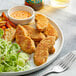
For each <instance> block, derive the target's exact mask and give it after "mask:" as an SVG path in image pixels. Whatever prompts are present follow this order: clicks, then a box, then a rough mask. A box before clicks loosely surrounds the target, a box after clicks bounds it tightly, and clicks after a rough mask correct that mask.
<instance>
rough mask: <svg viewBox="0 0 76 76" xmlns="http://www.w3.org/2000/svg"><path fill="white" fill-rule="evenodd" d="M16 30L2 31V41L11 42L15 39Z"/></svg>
mask: <svg viewBox="0 0 76 76" xmlns="http://www.w3.org/2000/svg"><path fill="white" fill-rule="evenodd" d="M15 33H16V30H15V29H14V28H8V29H5V30H4V39H5V40H7V41H13V40H14V38H15Z"/></svg>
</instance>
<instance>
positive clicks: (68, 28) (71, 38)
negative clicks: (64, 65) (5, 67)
mask: <svg viewBox="0 0 76 76" xmlns="http://www.w3.org/2000/svg"><path fill="white" fill-rule="evenodd" d="M47 1H48V0H47ZM70 1H71V2H70V4H69V6H68V7H67V8H64V9H59V10H58V9H57V10H55V11H53V12H52V11H51V10H50V11H49V13H48V11H45V12H44V13H45V14H46V15H48V16H50V17H51V19H52V20H53V21H55V22H56V23H57V24H58V25H59V26H60V27H61V29H62V31H63V34H64V46H63V48H62V52H61V53H60V55H59V56H58V57H62V56H64V55H65V54H66V53H68V52H70V51H72V50H75V49H76V0H70ZM22 4H24V0H0V10H3V9H9V8H11V7H12V6H15V5H22ZM50 68H51V64H50V65H49V66H47V67H46V68H44V69H42V70H40V71H37V72H34V73H31V74H28V75H25V76H41V75H42V73H44V72H47V71H48V70H50ZM6 76H7V75H6ZM48 76H76V61H75V62H74V64H73V65H72V66H71V68H70V69H69V70H67V71H65V72H63V73H59V74H51V75H48Z"/></svg>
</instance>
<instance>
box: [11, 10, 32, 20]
mask: <svg viewBox="0 0 76 76" xmlns="http://www.w3.org/2000/svg"><path fill="white" fill-rule="evenodd" d="M10 16H11V17H13V18H15V19H25V18H29V17H30V16H31V13H29V12H27V11H24V10H20V11H15V12H13V13H11V14H10Z"/></svg>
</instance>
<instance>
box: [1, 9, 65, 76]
mask: <svg viewBox="0 0 76 76" xmlns="http://www.w3.org/2000/svg"><path fill="white" fill-rule="evenodd" d="M1 11H6V12H7V11H8V9H4V10H0V12H1ZM37 13H39V14H42V13H40V12H37ZM42 15H44V14H42ZM44 16H46V17H47V18H48V19H49V20H50V21H52V22H53V23H54V24H55V25H56V27H57V28H58V29H59V31H60V33H61V38H62V42H61V46H60V48H59V50H58V52H56V54H55V56H54V58H53V59H52V60H51V61H48V63H47V62H46V63H44V64H43V65H40V66H37V67H35V68H32V69H29V70H27V71H20V72H0V75H3V76H4V75H10V74H11V75H23V74H30V73H32V72H36V71H38V70H41V69H43V68H45V67H46V66H48V65H49V64H50V63H52V62H53V61H54V60H55V59H56V57H57V56H58V55H59V54H60V52H61V51H62V47H63V44H64V36H63V32H62V30H61V28H60V26H59V25H58V24H57V23H56V22H55V21H53V20H52V19H51V18H50V17H49V16H47V15H44Z"/></svg>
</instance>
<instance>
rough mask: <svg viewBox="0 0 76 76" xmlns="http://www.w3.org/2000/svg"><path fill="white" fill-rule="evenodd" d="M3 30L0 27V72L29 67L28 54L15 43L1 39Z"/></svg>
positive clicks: (21, 69) (15, 70) (16, 70)
mask: <svg viewBox="0 0 76 76" xmlns="http://www.w3.org/2000/svg"><path fill="white" fill-rule="evenodd" d="M2 36H3V30H2V29H0V72H18V71H25V70H28V69H29V68H30V62H29V55H28V54H26V53H23V52H21V51H20V47H19V45H18V44H17V43H12V42H7V41H6V40H4V39H2V38H1V37H2Z"/></svg>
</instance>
